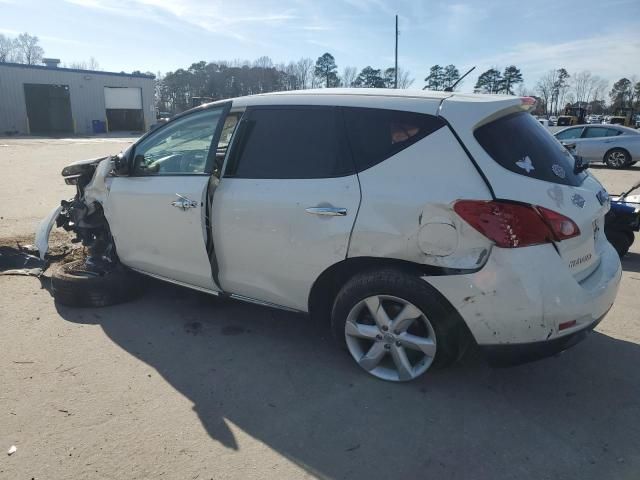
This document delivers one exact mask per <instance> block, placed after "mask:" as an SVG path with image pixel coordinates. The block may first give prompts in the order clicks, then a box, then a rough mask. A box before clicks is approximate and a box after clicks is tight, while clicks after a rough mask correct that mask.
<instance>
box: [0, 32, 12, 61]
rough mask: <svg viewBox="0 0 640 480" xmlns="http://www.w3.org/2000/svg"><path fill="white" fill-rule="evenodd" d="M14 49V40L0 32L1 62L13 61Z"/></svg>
mask: <svg viewBox="0 0 640 480" xmlns="http://www.w3.org/2000/svg"><path fill="white" fill-rule="evenodd" d="M14 51H15V46H14V43H13V40H12V39H11V38H9V37H5V36H4V35H2V34H1V33H0V62H13V61H14V58H13V56H14Z"/></svg>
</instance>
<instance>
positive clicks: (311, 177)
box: [212, 106, 360, 311]
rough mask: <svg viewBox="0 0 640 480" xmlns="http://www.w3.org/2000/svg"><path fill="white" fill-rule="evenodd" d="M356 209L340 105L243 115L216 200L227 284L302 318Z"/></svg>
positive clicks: (341, 249) (344, 243)
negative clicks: (314, 284)
mask: <svg viewBox="0 0 640 480" xmlns="http://www.w3.org/2000/svg"><path fill="white" fill-rule="evenodd" d="M359 203H360V188H359V183H358V178H357V176H356V174H355V168H354V164H353V161H352V159H351V156H350V153H349V150H348V147H347V144H346V141H345V135H344V131H343V128H341V117H340V111H339V110H338V109H337V108H334V107H324V106H316V107H295V106H292V107H286V108H280V107H260V108H253V109H249V110H247V112H246V113H245V116H244V117H243V119H242V121H241V123H240V125H239V127H238V131H237V132H236V135H235V139H234V142H233V147H232V150H231V151H230V153H229V158H228V159H227V164H226V165H225V171H224V176H223V178H222V179H221V181H220V185H219V186H218V188H217V190H216V193H215V197H214V201H213V216H212V218H213V240H214V244H215V248H216V254H217V257H218V264H219V279H220V285H221V287H222V288H223V289H224V291H226V292H229V293H233V294H236V295H240V296H243V297H249V298H252V299H257V300H260V301H263V302H268V303H272V304H277V305H282V306H286V307H290V308H294V309H297V310H303V311H306V310H307V301H308V295H309V291H310V289H311V286H312V285H313V282H314V281H315V280H316V279H317V278H318V276H319V275H320V273H322V272H323V271H324V270H325V269H326V268H327V267H329V266H331V265H333V264H334V263H337V262H339V261H341V260H344V259H345V258H346V255H347V248H348V245H349V237H350V234H351V230H352V228H353V224H354V221H355V219H356V214H357V211H358V206H359Z"/></svg>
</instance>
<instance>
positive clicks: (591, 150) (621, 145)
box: [554, 125, 640, 168]
mask: <svg viewBox="0 0 640 480" xmlns="http://www.w3.org/2000/svg"><path fill="white" fill-rule="evenodd" d="M554 135H555V137H556V138H557V139H558V140H559V141H560V142H562V143H563V144H564V145H565V146H567V147H569V149H570V150H571V151H572V152H573V153H574V154H575V155H578V156H580V157H582V158H583V159H584V160H585V161H587V162H603V163H605V164H606V165H607V166H608V167H610V168H625V167H628V166H630V165H633V164H634V163H636V162H637V161H638V160H640V131H638V130H635V129H633V128H628V127H623V126H621V125H601V126H597V127H596V126H590V125H577V126H575V127H569V128H565V129H563V130H560V131H558V132H556V133H554Z"/></svg>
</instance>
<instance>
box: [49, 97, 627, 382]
mask: <svg viewBox="0 0 640 480" xmlns="http://www.w3.org/2000/svg"><path fill="white" fill-rule="evenodd" d="M534 103H535V102H534V100H533V99H531V98H518V97H512V96H495V95H486V96H484V95H466V94H459V93H448V92H424V91H409V90H387V89H382V90H378V89H345V90H340V89H322V90H307V91H301V92H286V93H278V94H266V95H257V96H250V97H242V98H236V99H232V100H226V101H220V102H215V103H211V104H207V105H203V106H200V107H198V108H195V109H193V110H190V111H188V112H185V113H183V114H181V115H178V116H176V117H174V118H172V119H171V120H170V121H169V122H167V123H166V124H165V125H162V126H160V127H159V128H157V129H156V130H154V131H153V132H150V133H148V134H147V135H145V136H144V137H142V138H141V139H140V140H138V141H137V142H136V143H135V144H134V145H132V146H131V147H129V148H128V149H127V150H126V151H124V152H123V153H121V154H120V155H118V156H116V157H109V158H106V159H102V160H100V159H98V160H92V161H88V162H80V163H76V164H72V165H70V166H69V167H67V168H65V170H64V171H63V174H64V175H65V177H66V179H67V182H68V183H71V184H75V185H76V186H77V195H76V198H75V199H74V200H73V201H72V202H63V204H62V209H60V207H58V208H57V209H56V210H55V211H54V212H52V214H51V215H50V217H49V218H48V219H46V220H45V221H43V224H42V226H41V228H40V229H39V231H38V235H37V245H38V246H39V248H40V252H41V254H42V255H44V252H45V251H46V249H47V247H46V243H47V237H48V232H49V230H50V228H51V226H52V225H53V223H54V222H55V221H56V218H57V224H58V225H59V226H62V227H63V228H66V229H68V230H72V231H74V232H76V234H77V235H78V237H79V238H80V239H81V240H82V241H83V243H84V245H85V246H86V247H87V248H88V249H89V251H90V256H89V257H88V259H87V260H85V261H80V262H72V263H70V264H67V265H63V266H61V267H60V268H59V269H58V270H57V271H56V272H55V273H54V274H53V276H52V287H53V293H54V297H55V299H56V300H57V301H58V302H61V303H66V304H71V305H104V304H108V303H113V302H115V301H120V300H124V299H125V298H127V297H128V296H129V295H130V293H131V292H132V291H134V290H135V289H136V288H137V287H138V285H139V283H140V282H139V281H137V280H136V279H135V278H134V274H133V273H132V271H135V272H139V273H142V274H144V275H149V276H152V277H155V278H159V279H162V280H165V281H167V282H171V283H175V284H177V285H182V286H186V287H190V288H194V289H197V290H200V291H202V292H206V293H209V294H212V295H218V296H224V297H231V298H235V299H240V300H244V301H248V302H253V303H258V304H261V305H267V306H270V307H276V308H282V309H286V310H293V311H297V312H305V313H306V312H308V313H310V314H311V315H312V316H315V317H317V318H318V319H320V320H321V321H324V322H325V323H326V326H327V329H328V330H331V331H332V332H333V335H334V337H335V339H336V341H337V342H338V344H339V345H340V346H342V347H344V348H345V349H346V350H348V352H349V353H350V355H351V357H352V358H353V360H354V361H355V363H356V364H357V365H359V366H360V367H361V368H363V369H364V370H365V371H367V372H368V373H370V374H371V375H374V376H375V377H378V378H381V379H385V380H392V381H406V380H412V379H415V378H416V377H418V376H420V375H422V374H423V373H425V372H426V371H427V370H429V369H430V368H432V367H437V366H444V365H447V364H449V363H451V362H453V361H454V360H455V359H456V358H458V357H459V356H460V355H461V354H462V353H463V352H464V350H465V347H466V345H468V344H469V343H470V342H475V343H477V344H478V345H479V346H480V347H481V349H482V350H483V351H484V352H485V353H486V354H487V355H488V356H489V358H490V359H492V360H493V361H496V362H507V363H509V362H510V363H513V362H521V361H525V360H532V359H535V358H539V357H542V356H546V355H551V354H553V353H556V352H558V351H561V350H564V349H566V348H568V347H570V346H571V345H573V344H575V343H576V342H577V341H579V340H580V339H582V338H583V337H584V336H585V334H586V333H587V332H589V331H590V330H591V329H593V328H594V326H595V325H596V324H597V323H598V322H599V321H600V320H601V319H602V318H603V317H604V315H605V314H606V313H607V312H608V311H609V309H610V308H611V306H612V304H613V302H614V299H615V296H616V292H617V290H618V285H619V281H620V276H621V268H620V261H619V259H618V255H617V253H616V251H615V250H614V249H613V247H612V246H611V245H610V244H609V243H608V242H607V240H606V238H605V236H604V233H603V230H604V225H603V221H604V215H605V213H606V212H607V211H608V209H609V203H608V197H607V194H606V191H605V190H604V189H603V187H602V185H601V184H600V183H599V182H598V181H597V180H596V179H595V178H594V177H593V176H591V175H590V174H589V173H588V172H587V171H584V169H583V167H581V166H580V165H576V164H575V162H574V159H573V157H572V156H571V155H570V154H569V152H568V151H567V150H566V149H565V148H564V147H562V145H560V143H558V142H557V141H556V140H555V139H554V138H553V136H551V135H550V134H549V133H548V131H547V130H546V129H545V128H543V127H542V126H541V125H540V124H539V123H538V122H537V121H536V120H535V119H534V118H533V117H532V116H531V115H530V114H529V113H528V111H529V110H530V109H531V108H532V106H533V104H534ZM123 313H124V310H123ZM130 321H135V318H131V319H130ZM250 353H251V352H247V354H250ZM254 353H255V352H254ZM258 360H259V359H258ZM299 368H304V366H300V367H299Z"/></svg>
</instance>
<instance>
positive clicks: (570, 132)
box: [556, 127, 582, 140]
mask: <svg viewBox="0 0 640 480" xmlns="http://www.w3.org/2000/svg"><path fill="white" fill-rule="evenodd" d="M581 134H582V127H579V128H567V129H566V130H563V131H561V132H558V133H556V138H557V139H558V140H570V139H572V138H580V135H581Z"/></svg>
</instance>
